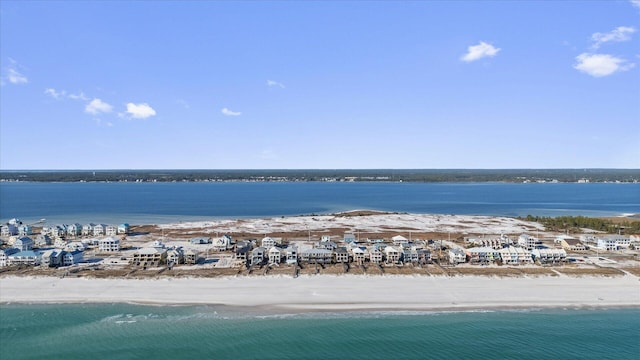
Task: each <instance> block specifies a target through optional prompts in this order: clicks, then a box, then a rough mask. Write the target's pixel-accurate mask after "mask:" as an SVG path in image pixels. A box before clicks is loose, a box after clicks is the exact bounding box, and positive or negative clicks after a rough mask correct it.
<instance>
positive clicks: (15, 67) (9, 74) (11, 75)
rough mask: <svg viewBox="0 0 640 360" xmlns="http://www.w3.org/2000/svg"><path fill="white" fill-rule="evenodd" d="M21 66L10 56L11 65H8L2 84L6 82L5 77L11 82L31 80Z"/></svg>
mask: <svg viewBox="0 0 640 360" xmlns="http://www.w3.org/2000/svg"><path fill="white" fill-rule="evenodd" d="M20 68H21V66H20V65H19V64H18V62H17V61H15V60H13V59H11V58H9V66H7V67H6V69H5V73H6V76H3V77H2V84H3V85H4V84H5V79H6V80H7V81H9V82H10V83H11V84H17V85H19V84H26V83H28V82H29V79H27V77H26V76H25V75H23V74H22V73H21V72H20V70H19V69H20Z"/></svg>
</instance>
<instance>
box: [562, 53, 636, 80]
mask: <svg viewBox="0 0 640 360" xmlns="http://www.w3.org/2000/svg"><path fill="white" fill-rule="evenodd" d="M576 61H577V63H576V64H575V65H574V66H573V67H574V68H575V69H576V70H579V71H582V72H583V73H585V74H588V75H591V76H593V77H603V76H608V75H611V74H614V73H616V72H619V71H626V70H629V69H631V68H633V67H634V66H635V64H633V63H627V60H625V59H621V58H617V57H615V56H611V55H608V54H590V53H582V54H580V55H578V56H576Z"/></svg>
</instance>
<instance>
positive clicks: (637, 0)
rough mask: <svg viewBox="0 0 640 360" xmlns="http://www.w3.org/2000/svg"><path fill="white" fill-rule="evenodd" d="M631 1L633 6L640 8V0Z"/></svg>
mask: <svg viewBox="0 0 640 360" xmlns="http://www.w3.org/2000/svg"><path fill="white" fill-rule="evenodd" d="M629 2H630V3H631V5H632V6H633V7H635V8H638V9H640V0H629Z"/></svg>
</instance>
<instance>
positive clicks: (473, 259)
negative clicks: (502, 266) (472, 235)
mask: <svg viewBox="0 0 640 360" xmlns="http://www.w3.org/2000/svg"><path fill="white" fill-rule="evenodd" d="M466 253H467V255H468V256H469V263H471V264H482V265H487V264H491V263H493V262H495V261H496V260H501V259H502V258H501V257H500V252H499V251H498V250H496V249H494V248H492V247H489V246H484V247H474V248H470V249H467V251H466Z"/></svg>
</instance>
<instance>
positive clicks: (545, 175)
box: [0, 169, 640, 182]
mask: <svg viewBox="0 0 640 360" xmlns="http://www.w3.org/2000/svg"><path fill="white" fill-rule="evenodd" d="M581 179H586V180H589V182H615V181H620V182H633V181H640V169H472V170H470V169H362V170H360V169H354V170H350V169H337V170H324V169H322V170H314V169H310V170H286V169H273V170H95V171H92V170H67V171H33V170H30V171H19V170H13V171H6V170H5V171H0V181H33V182H79V181H86V182H106V181H111V182H118V181H128V182H131V181H144V182H149V181H159V182H182V181H185V182H196V181H377V182H399V181H403V182H527V181H530V182H536V181H554V180H556V181H558V182H577V181H578V180H581Z"/></svg>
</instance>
